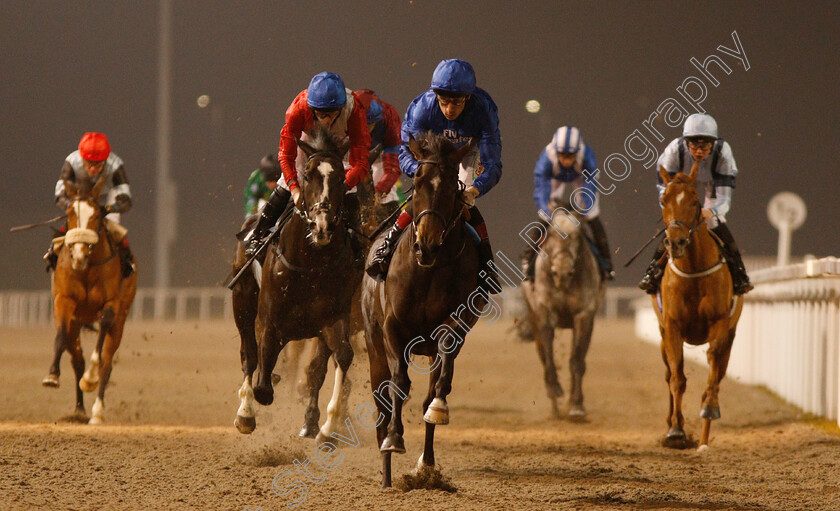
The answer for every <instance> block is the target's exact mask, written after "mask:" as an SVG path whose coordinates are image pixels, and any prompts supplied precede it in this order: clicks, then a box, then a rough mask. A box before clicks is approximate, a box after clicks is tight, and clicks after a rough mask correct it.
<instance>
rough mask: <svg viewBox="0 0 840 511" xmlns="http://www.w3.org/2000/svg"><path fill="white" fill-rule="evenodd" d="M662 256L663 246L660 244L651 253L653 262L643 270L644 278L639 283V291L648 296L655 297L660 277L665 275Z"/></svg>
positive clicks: (663, 253) (663, 252)
mask: <svg viewBox="0 0 840 511" xmlns="http://www.w3.org/2000/svg"><path fill="white" fill-rule="evenodd" d="M663 255H665V245H663V244H662V242H660V243H659V246H658V247H657V248H656V252H654V253H653V260H652V261H651V262H650V264H649V265H648V267H647V270H645V276H644V277H642V281H641V282H639V289H641V290H642V291H644V292H646V293H647V294H649V295H655V294H656V293H657V291H659V282H660V281H661V280H662V275H664V274H665V264H664V262H665V259H663V258H662V256H663Z"/></svg>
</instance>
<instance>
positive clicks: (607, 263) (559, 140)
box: [523, 126, 615, 280]
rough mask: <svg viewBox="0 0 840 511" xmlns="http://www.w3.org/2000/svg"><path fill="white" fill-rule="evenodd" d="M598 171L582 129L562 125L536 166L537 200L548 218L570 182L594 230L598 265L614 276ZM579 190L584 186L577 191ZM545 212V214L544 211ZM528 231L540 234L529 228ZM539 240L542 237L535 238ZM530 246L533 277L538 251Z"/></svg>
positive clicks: (528, 253) (526, 262)
mask: <svg viewBox="0 0 840 511" xmlns="http://www.w3.org/2000/svg"><path fill="white" fill-rule="evenodd" d="M584 171H586V172H587V176H588V179H584V175H583V172H584ZM597 173H598V163H597V162H596V161H595V152H594V151H593V150H592V148H591V147H590V146H588V145H587V144H586V143H584V141H583V138H582V137H581V135H580V130H578V129H577V128H575V127H574V126H561V127H560V128H558V129H557V131H556V132H555V133H554V137H552V139H551V142H550V143H549V144H548V145H547V146H545V149H544V150H543V152H542V153H541V154H540V157H539V159H538V160H537V165H536V166H535V167H534V202H535V203H536V205H537V208H538V209H539V211H541V212H542V213H543V214H544V215H545V217H546V218H550V217H551V215H552V211H551V209H550V208H549V202H551V200H552V199H555V200H558V201H559V200H562V199H563V198H564V192H565V191H566V188H567V186H566V185H567V184H569V186H568V188H569V189H570V190H571V194H572V195H573V196H572V197H569V202H572V201H574V204H573V206H574V208H575V210H577V211H578V212H580V213H582V214H583V215H584V219H585V220H586V223H587V224H588V225H589V228H590V230H591V231H592V242H593V244H594V245H595V250H596V252H597V254H596V255H597V257H598V261H599V265H600V266H601V268H602V270H603V273H604V276H605V277H606V278H608V279H610V280H611V279H612V278H613V277H614V275H615V273H614V272H613V268H612V260H611V257H610V249H609V244H608V243H607V233H606V231H605V230H604V226H603V224H602V223H601V220H600V218H599V215H600V207H599V194H598V188H597V187H596V186H595V184H594V182H593V181H594V179H595V177H594V176H595V175H597ZM577 190H581V191H580V192H578V191H577ZM541 216H542V215H541ZM528 232H529V235H531V234H537V233H531V231H528ZM532 241H533V242H534V243H537V242H538V241H539V240H536V239H535V240H532ZM532 246H533V245H531V246H529V248H528V249H526V251H525V253H524V254H523V260H524V266H525V274H526V275H527V276H528V278H530V279H533V277H534V261H535V259H536V255H537V252H536V251H535V250H533V248H531V247H532Z"/></svg>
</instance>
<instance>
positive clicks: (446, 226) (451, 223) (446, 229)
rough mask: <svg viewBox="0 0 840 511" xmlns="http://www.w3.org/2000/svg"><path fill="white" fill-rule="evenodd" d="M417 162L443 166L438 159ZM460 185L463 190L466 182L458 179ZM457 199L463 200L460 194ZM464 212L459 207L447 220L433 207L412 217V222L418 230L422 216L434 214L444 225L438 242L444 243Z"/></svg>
mask: <svg viewBox="0 0 840 511" xmlns="http://www.w3.org/2000/svg"><path fill="white" fill-rule="evenodd" d="M417 163H418V164H420V165H435V166H437V167H440V166H441V165H440V162H439V161H437V160H417ZM458 187H459V190H460V191H463V190H464V188H465V187H464V183H462V182H461V181H460V180H459V181H458ZM456 201H459V202H463V201H461V200H460V194H457V195H456ZM463 214H464V208H458V213H457V214H456V215H455V216H454V217H452V218H451V219H450V220H449V221H448V222H447V221H446V219H445V218H444V217H443V215H441V214H440V213H438V212H437V211H435V210H433V209H424V210H423V211H421V212H420V213H419V214H418V215H416V216H415V217H414V219H412V221H411V223H412V224H413V225H414V230H415V232H416V231H417V224H418V222H420V219H421V218H423V217H424V216H426V215H432V216H433V217H435V218H437V219H438V220H440V223H441V225H443V232H442V233H441V234H440V238H439V240H438V243H439V244H443V240H444V239H446V237H447V236H448V235H449V233H450V232H452V229H453V228H454V227H455V226H456V225H457V224H458V220H460V218H461V216H462V215H463Z"/></svg>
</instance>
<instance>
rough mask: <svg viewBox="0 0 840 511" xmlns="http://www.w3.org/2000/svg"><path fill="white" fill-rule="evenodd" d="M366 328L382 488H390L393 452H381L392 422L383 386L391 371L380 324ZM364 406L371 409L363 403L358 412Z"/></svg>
mask: <svg viewBox="0 0 840 511" xmlns="http://www.w3.org/2000/svg"><path fill="white" fill-rule="evenodd" d="M365 327H366V328H365V341H366V342H367V348H368V361H369V365H370V389H371V394H372V395H373V398H374V399H373V401H374V402H375V403H376V409H377V412H378V415H377V420H376V421H375V424H376V445H378V446H380V456H381V457H382V488H390V487H391V452H392V451H390V450H381V447H382V446H383V444H384V442H385V438H386V437H387V435H388V424H390V422H391V397H390V396H389V395H388V394H387V392H385V393H383V392H382V390H383V387H382V385H383V384H384V385H385V388H386V389H387V385H388V382H389V380H390V378H391V371H390V370H389V369H388V359H387V356H386V354H385V352H384V349H385V348H384V335H383V333H382V328H381V327H380V325H379V324H378V323H375V322H367V321H366V324H365ZM363 406H366V407H367V408H368V409H370V406H369V403H367V404H366V403H362V404H361V405H359V408H358V409H357V410H359V412H360V411H361V410H362V407H363ZM359 412H357V413H359ZM359 416H361V415H357V417H359ZM364 427H366V428H370V427H371V425H370V423H369V422H368V423H367V424H366V425H364Z"/></svg>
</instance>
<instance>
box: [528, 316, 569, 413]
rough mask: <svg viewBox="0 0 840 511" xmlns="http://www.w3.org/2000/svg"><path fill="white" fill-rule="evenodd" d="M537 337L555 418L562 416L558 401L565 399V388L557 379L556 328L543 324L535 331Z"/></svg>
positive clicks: (537, 345)
mask: <svg viewBox="0 0 840 511" xmlns="http://www.w3.org/2000/svg"><path fill="white" fill-rule="evenodd" d="M534 333H535V334H536V336H537V339H536V340H537V342H536V343H535V345H536V348H537V355H539V357H540V362H541V363H542V365H543V379H544V380H545V389H546V394H547V395H548V399H550V400H551V411H552V414H553V415H554V417H559V416H560V409H559V408H558V406H557V399H558V398H561V397H563V387H562V386H561V385H560V381H559V380H558V379H557V367H556V366H555V365H554V327H553V326H551V325H550V324H548V323H547V322H543V323H542V326H540V327H539V328H537V329H536V330H534Z"/></svg>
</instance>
